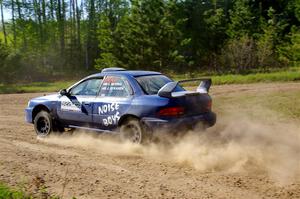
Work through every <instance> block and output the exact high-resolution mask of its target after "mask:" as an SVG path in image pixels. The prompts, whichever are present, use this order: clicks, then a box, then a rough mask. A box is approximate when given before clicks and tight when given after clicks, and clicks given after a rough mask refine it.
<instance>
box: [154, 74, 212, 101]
mask: <svg viewBox="0 0 300 199" xmlns="http://www.w3.org/2000/svg"><path fill="white" fill-rule="evenodd" d="M194 81H200V82H201V83H200V84H199V86H198V87H197V89H196V93H208V92H209V89H210V86H211V84H212V80H211V78H199V79H186V80H180V81H178V82H169V83H167V84H166V85H164V86H163V87H162V88H161V89H159V91H158V95H159V96H160V97H167V98H172V92H173V91H174V89H175V88H176V86H177V85H178V84H180V83H186V82H194Z"/></svg>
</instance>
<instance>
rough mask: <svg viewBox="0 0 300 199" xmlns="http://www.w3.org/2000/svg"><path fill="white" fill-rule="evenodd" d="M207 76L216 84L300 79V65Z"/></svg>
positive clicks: (178, 78) (180, 77) (182, 76)
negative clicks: (283, 68) (277, 69)
mask: <svg viewBox="0 0 300 199" xmlns="http://www.w3.org/2000/svg"><path fill="white" fill-rule="evenodd" d="M204 76H205V75H204ZM172 77H173V78H174V79H175V80H180V79H188V78H197V77H203V75H202V74H201V73H199V74H192V75H186V74H183V75H173V76H172ZM207 77H211V78H212V81H213V84H214V85H222V84H249V83H259V82H287V81H300V67H293V68H289V69H287V70H284V71H275V72H269V73H251V74H247V75H240V74H229V75H208V76H207Z"/></svg>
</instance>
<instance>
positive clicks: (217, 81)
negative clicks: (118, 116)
mask: <svg viewBox="0 0 300 199" xmlns="http://www.w3.org/2000/svg"><path fill="white" fill-rule="evenodd" d="M170 76H171V77H172V78H173V79H175V80H180V79H188V78H197V77H203V76H204V75H203V74H200V73H199V74H193V75H187V74H182V75H178V74H177V75H176V74H175V75H174V74H173V75H170ZM209 77H211V78H212V80H213V85H221V84H249V83H259V82H291V81H300V67H294V68H289V69H287V70H285V71H275V72H270V73H255V74H248V75H239V74H232V75H212V76H209ZM76 81H78V79H77V80H74V81H58V82H34V83H28V84H6V85H4V84H0V94H3V93H31V92H55V91H59V90H60V89H62V88H67V87H69V86H70V85H72V84H73V83H74V82H76ZM189 85H191V86H192V85H193V84H189Z"/></svg>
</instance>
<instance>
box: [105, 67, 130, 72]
mask: <svg viewBox="0 0 300 199" xmlns="http://www.w3.org/2000/svg"><path fill="white" fill-rule="evenodd" d="M124 70H126V69H124V68H115V67H113V68H104V69H102V71H101V72H102V73H103V72H114V71H124Z"/></svg>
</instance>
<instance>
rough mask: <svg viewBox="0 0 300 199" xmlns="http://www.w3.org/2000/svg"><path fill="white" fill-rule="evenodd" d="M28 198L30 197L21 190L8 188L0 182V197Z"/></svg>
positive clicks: (2, 198)
mask: <svg viewBox="0 0 300 199" xmlns="http://www.w3.org/2000/svg"><path fill="white" fill-rule="evenodd" d="M7 198H9V199H30V198H31V197H29V196H27V195H26V194H25V193H23V192H22V191H17V190H14V189H11V188H9V187H8V186H6V185H4V184H2V183H0V199H7Z"/></svg>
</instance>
